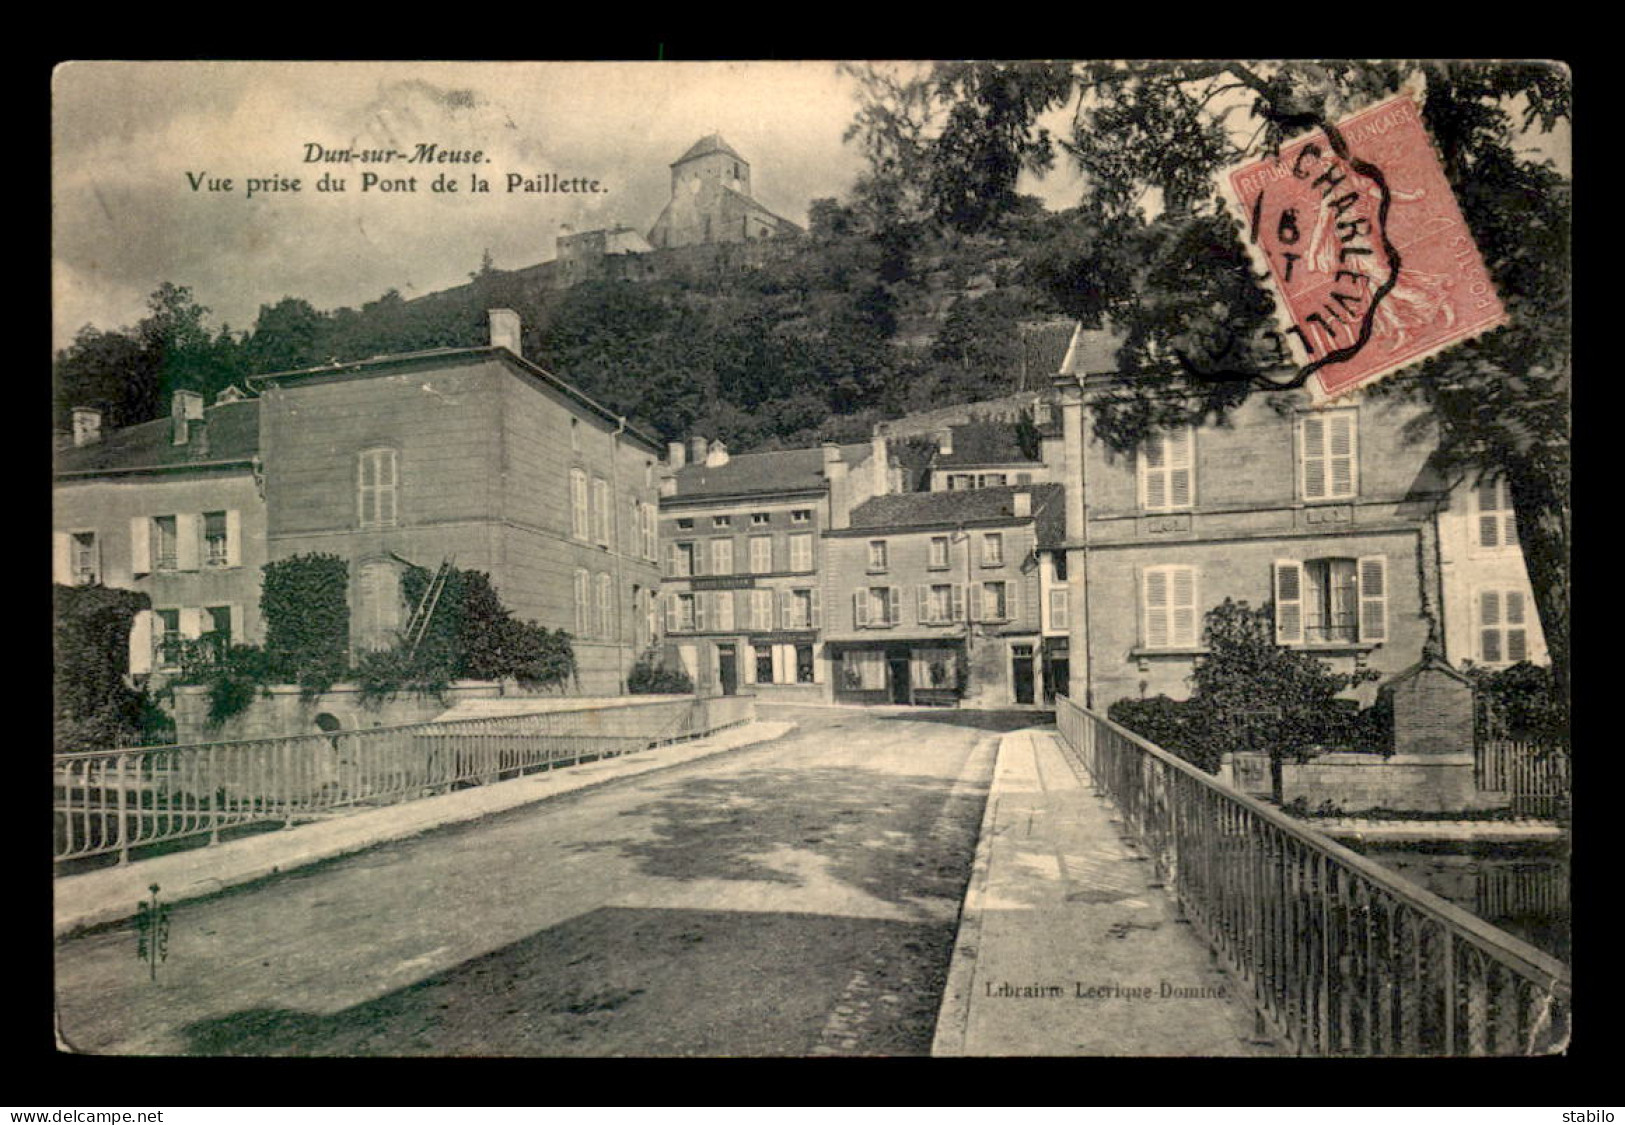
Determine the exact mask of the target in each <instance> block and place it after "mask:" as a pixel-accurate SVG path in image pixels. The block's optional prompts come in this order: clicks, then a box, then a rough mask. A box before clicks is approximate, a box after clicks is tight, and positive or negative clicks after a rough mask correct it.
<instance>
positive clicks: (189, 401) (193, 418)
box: [169, 391, 203, 445]
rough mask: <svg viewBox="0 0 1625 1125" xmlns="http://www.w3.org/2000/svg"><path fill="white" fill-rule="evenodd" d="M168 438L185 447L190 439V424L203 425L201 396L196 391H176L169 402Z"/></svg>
mask: <svg viewBox="0 0 1625 1125" xmlns="http://www.w3.org/2000/svg"><path fill="white" fill-rule="evenodd" d="M169 421H170V427H171V428H170V438H169V440H170V441H171V442H172V443H173V444H175V445H185V444H186V443H187V442H189V441H190V440H191V438H192V423H193V422H196V423H198V424H199V425H202V424H203V396H202V395H200V394H198V393H197V392H196V391H176V392H175V394H174V397H173V398H171V399H170V400H169Z"/></svg>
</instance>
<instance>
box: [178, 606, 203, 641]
mask: <svg viewBox="0 0 1625 1125" xmlns="http://www.w3.org/2000/svg"><path fill="white" fill-rule="evenodd" d="M202 635H203V611H202V610H201V609H196V608H192V609H183V610H181V636H182V637H183V638H185V639H186V640H189V641H195V640H197V639H198V638H199V637H201V636H202Z"/></svg>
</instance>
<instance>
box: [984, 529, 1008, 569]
mask: <svg viewBox="0 0 1625 1125" xmlns="http://www.w3.org/2000/svg"><path fill="white" fill-rule="evenodd" d="M982 565H983V566H1003V565H1004V533H1003V532H1001V531H988V532H984V533H983V534H982Z"/></svg>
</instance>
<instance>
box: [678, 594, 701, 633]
mask: <svg viewBox="0 0 1625 1125" xmlns="http://www.w3.org/2000/svg"><path fill="white" fill-rule="evenodd" d="M696 605H697V603H696V602H695V600H694V595H693V594H678V595H677V596H676V597H675V598H674V599H672V603H671V609H672V618H673V620H672V624H671V628H672V629H674V630H676V629H686V630H690V631H692V630H694V629H695V628H697V627H698V625H699V618H698V616H697V609H696Z"/></svg>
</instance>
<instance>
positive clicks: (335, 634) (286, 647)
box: [260, 554, 350, 695]
mask: <svg viewBox="0 0 1625 1125" xmlns="http://www.w3.org/2000/svg"><path fill="white" fill-rule="evenodd" d="M349 586H350V568H349V564H348V563H346V562H345V561H344V560H343V559H342V558H339V557H338V556H337V555H319V554H311V555H294V556H293V557H291V558H286V559H279V560H277V561H276V562H272V563H267V564H266V565H265V570H264V580H263V583H262V585H261V587H260V612H261V613H262V614H263V615H264V617H265V651H266V653H267V656H268V659H269V661H270V662H271V664H272V666H273V667H274V668H275V670H276V671H277V672H278V673H280V674H281V675H282V676H285V677H287V678H289V679H292V680H295V681H296V682H298V684H299V686H300V687H301V688H303V689H304V690H305V694H306V695H319V694H321V693H322V692H324V691H326V690H327V689H328V688H330V687H332V686H333V684H334V682H336V681H337V680H338V679H339V678H340V677H341V676H342V675H343V673H344V669H345V663H346V659H347V656H348V653H349V648H350V597H349Z"/></svg>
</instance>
